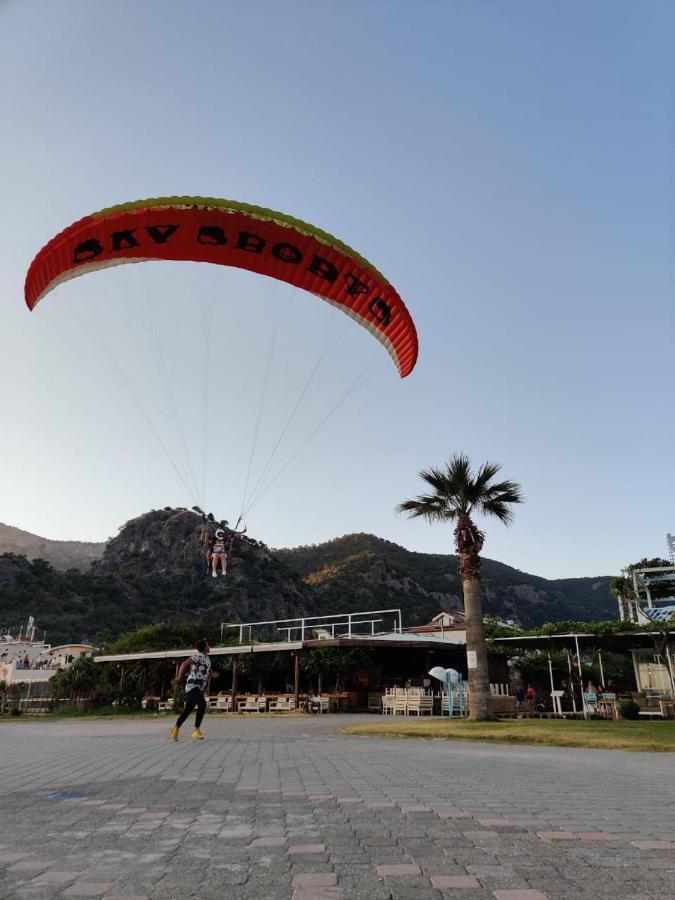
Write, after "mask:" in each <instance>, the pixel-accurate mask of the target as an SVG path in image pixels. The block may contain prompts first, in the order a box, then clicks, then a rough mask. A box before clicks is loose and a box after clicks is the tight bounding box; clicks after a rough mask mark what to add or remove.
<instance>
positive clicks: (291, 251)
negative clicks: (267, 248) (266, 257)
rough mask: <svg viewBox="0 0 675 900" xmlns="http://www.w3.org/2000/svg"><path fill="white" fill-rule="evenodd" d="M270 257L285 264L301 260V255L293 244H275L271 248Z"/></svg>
mask: <svg viewBox="0 0 675 900" xmlns="http://www.w3.org/2000/svg"><path fill="white" fill-rule="evenodd" d="M272 256H274V257H275V259H280V260H281V262H285V263H299V262H300V261H301V260H302V253H301V252H300V251H299V250H298V248H297V247H294V246H293V244H275V245H274V246H273V247H272Z"/></svg>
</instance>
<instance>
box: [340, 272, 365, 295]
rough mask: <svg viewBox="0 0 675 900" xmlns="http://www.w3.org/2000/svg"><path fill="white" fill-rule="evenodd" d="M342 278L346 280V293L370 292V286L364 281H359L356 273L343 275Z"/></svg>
mask: <svg viewBox="0 0 675 900" xmlns="http://www.w3.org/2000/svg"><path fill="white" fill-rule="evenodd" d="M343 278H344V280H345V281H346V282H347V293H348V294H349V295H350V296H351V295H354V294H369V293H370V288H369V287H368V285H367V284H366V283H365V281H361V279H360V278H357V277H356V275H343Z"/></svg>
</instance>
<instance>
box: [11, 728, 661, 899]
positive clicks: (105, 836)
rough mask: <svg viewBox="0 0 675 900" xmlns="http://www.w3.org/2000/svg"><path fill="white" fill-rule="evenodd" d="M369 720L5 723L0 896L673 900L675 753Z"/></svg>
mask: <svg viewBox="0 0 675 900" xmlns="http://www.w3.org/2000/svg"><path fill="white" fill-rule="evenodd" d="M355 719H356V720H358V721H359V722H363V721H366V720H367V717H365V716H359V717H353V716H344V715H342V716H323V717H321V718H317V717H309V716H307V717H292V718H290V717H287V718H283V717H282V718H276V719H275V718H268V717H265V718H250V719H246V718H244V717H243V716H229V717H221V718H216V716H215V715H214V716H211V717H210V718H209V717H207V719H206V722H205V727H204V732H205V735H206V737H207V740H205V741H203V742H202V743H198V742H194V741H191V740H190V739H189V735H190V730H191V729H190V728H188V725H187V724H186V726H185V728H184V729H183V734H182V735H181V741H180V743H178V744H174V743H172V742H171V741H170V740H169V738H168V729H169V726H170V725H171V724H172V721H173V720H170V719H164V718H162V719H142V720H141V719H138V720H127V719H123V720H94V721H82V720H71V721H62V722H40V721H33V722H27V721H21V722H16V723H3V724H0V897H2V898H12V900H14V898H17V900H18V898H30V897H34V898H53V897H54V898H55V897H58V898H68V897H101V898H107V900H114V898H126V900H140V898H153V900H154V898H163V900H174V898H175V900H182V898H188V897H192V898H199V900H211V898H232V900H239V898H241V900H268V898H269V900H351V898H353V900H386V898H394V900H399V898H400V900H404V898H405V900H427V898H429V900H431V898H436V900H442V898H457V900H468V898H471V900H488V898H489V900H545V898H548V900H563V898H569V900H572V898H575V900H576V898H580V900H585V898H589V900H590V898H593V900H602V898H612V900H619V898H634V900H640V898H659V900H666V898H675V793H674V790H673V782H674V780H675V779H674V778H673V776H674V774H675V754H665V753H663V754H657V753H654V754H644V753H623V752H620V751H599V750H593V751H587V750H571V749H562V748H539V747H517V746H498V745H492V744H480V743H461V742H457V743H453V742H445V741H437V740H433V741H422V740H385V739H379V738H378V739H376V738H362V737H348V736H345V735H342V734H341V733H340V729H341V728H342V727H343V726H344V725H346V724H349V722H350V721H353V720H355ZM188 724H189V723H188Z"/></svg>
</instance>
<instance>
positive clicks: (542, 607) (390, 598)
mask: <svg viewBox="0 0 675 900" xmlns="http://www.w3.org/2000/svg"><path fill="white" fill-rule="evenodd" d="M274 552H275V554H276V556H277V557H278V558H279V559H281V560H283V561H284V562H285V563H287V565H288V566H289V568H291V569H294V570H295V571H296V572H298V573H299V574H300V575H302V577H303V578H304V580H305V582H306V583H307V584H309V585H310V586H311V587H312V588H313V589H314V591H315V593H316V598H317V604H318V606H319V607H320V608H321V609H322V610H324V611H325V612H328V611H329V610H334V609H337V610H340V611H352V610H359V609H360V610H365V609H388V608H390V607H393V608H396V609H398V608H400V609H401V610H402V612H403V621H404V624H406V625H416V624H420V623H423V622H428V621H429V620H430V619H431V617H432V616H433V615H435V614H436V613H437V612H438V611H439V610H441V609H443V610H446V611H447V612H452V611H453V610H457V609H462V608H463V604H462V587H461V582H460V581H459V577H458V574H457V557H456V556H452V555H447V556H446V555H444V554H436V553H415V552H412V551H410V550H406V549H405V548H404V547H400V546H398V545H397V544H393V543H391V542H390V541H385V540H382V538H378V537H375V535H372V534H350V535H345V536H344V537H341V538H336V539H335V540H333V541H328V542H327V543H325V544H316V545H312V546H309V547H296V548H295V549H292V550H275V551H274ZM481 575H482V579H483V594H484V604H485V611H486V612H487V613H489V614H491V615H494V616H498V617H499V618H502V619H513V620H514V621H515V622H517V623H520V624H522V625H523V626H524V627H526V628H527V627H535V626H537V625H542V624H543V623H544V622H554V621H561V620H564V619H576V620H582V621H584V620H585V621H595V620H602V619H607V618H614V617H615V616H616V601H615V600H614V598H613V597H612V596H611V594H610V593H609V586H610V581H611V577H610V576H600V577H598V578H565V579H558V580H555V581H549V580H547V579H546V578H539V577H537V576H536V575H528V574H526V573H525V572H520V571H519V570H518V569H513V568H511V566H506V565H504V564H503V563H499V562H495V561H494V560H491V559H483V561H482V568H481Z"/></svg>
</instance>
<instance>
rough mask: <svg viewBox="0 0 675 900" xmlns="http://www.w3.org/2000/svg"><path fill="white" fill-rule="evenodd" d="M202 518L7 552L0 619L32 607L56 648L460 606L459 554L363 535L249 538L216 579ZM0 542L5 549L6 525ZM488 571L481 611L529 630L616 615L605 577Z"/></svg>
mask: <svg viewBox="0 0 675 900" xmlns="http://www.w3.org/2000/svg"><path fill="white" fill-rule="evenodd" d="M200 525H201V521H200V519H199V518H198V517H197V516H196V515H195V514H194V513H192V512H190V511H188V510H185V509H170V508H167V509H164V510H153V511H151V512H148V513H145V514H144V515H142V516H139V517H138V518H135V519H132V520H131V521H129V522H127V523H126V524H125V525H124V526H123V527H122V528H121V529H120V532H119V534H118V535H117V536H116V537H114V538H112V539H111V540H110V541H108V543H107V544H106V545H104V546H103V547H102V548H101V549H100V550H98V551H97V553H96V558H95V559H94V561H93V562H89V561H87V562H86V563H83V564H82V565H79V566H76V565H70V566H68V567H67V568H66V569H65V570H59V568H58V567H57V566H55V565H52V564H50V563H49V562H48V561H46V560H45V559H40V558H37V559H32V560H30V559H28V558H27V556H29V555H30V554H28V553H26V555H20V554H17V553H16V552H9V553H7V552H5V553H4V555H0V622H1V623H2V624H3V626H5V627H7V626H10V627H12V628H14V629H15V628H16V627H17V626H18V625H19V624H21V623H22V622H25V621H26V619H27V618H28V616H29V615H32V616H34V617H35V619H36V621H37V623H38V625H39V627H40V628H41V629H42V628H44V629H46V631H47V637H48V640H49V641H50V642H51V643H54V644H56V643H60V642H64V641H70V640H85V641H95V642H98V641H100V640H101V639H103V638H105V639H106V640H110V639H112V638H114V637H116V636H118V635H120V634H122V633H125V632H128V631H130V630H133V629H134V628H137V627H139V626H142V625H148V624H151V623H153V622H161V621H168V622H174V623H175V622H178V621H181V620H183V619H188V618H189V619H197V620H201V621H202V622H203V624H204V629H205V630H207V631H208V632H209V633H210V634H215V633H217V634H219V629H220V623H221V622H223V621H225V622H228V621H229V622H236V621H243V622H246V621H259V620H269V619H281V618H288V617H291V616H302V615H318V614H328V613H334V612H349V611H358V610H366V609H382V608H396V609H398V608H400V609H401V610H402V614H403V622H404V625H415V624H421V623H424V622H428V621H429V619H431V617H432V616H433V615H435V614H436V613H437V612H439V611H440V610H442V609H443V610H447V611H450V612H451V611H453V610H459V609H461V608H462V596H461V585H460V583H459V581H458V578H457V560H456V558H455V557H454V556H452V555H443V554H433V553H414V552H411V551H409V550H406V549H405V548H403V547H400V546H398V545H397V544H394V543H391V542H390V541H385V540H382V539H381V538H378V537H376V536H375V535H370V534H352V535H346V536H344V537H341V538H336V539H335V540H333V541H328V542H327V543H324V544H317V545H313V546H309V547H297V548H295V549H292V550H270V549H269V548H268V547H266V546H265V545H264V544H263V543H261V542H259V541H256V540H254V539H253V538H251V537H249V536H247V537H244V538H242V539H241V540H238V541H236V542H235V546H234V550H233V553H232V558H231V565H230V569H229V571H228V576H227V578H226V579H221V578H218V579H211V578H210V577H207V575H206V573H205V565H204V562H203V558H202V551H201V546H200V542H199V528H200ZM23 534H26V533H25V532H24V533H23ZM33 537H35V536H33ZM40 540H41V539H40V538H35V541H36V545H37V544H39V542H40ZM56 543H58V542H56ZM63 543H64V544H69V543H70V542H63ZM86 546H88V547H90V548H94V547H96V546H97V545H86ZM0 550H3V551H4V550H6V545H5V544H3V542H2V533H0ZM92 552H93V551H92ZM483 578H484V589H485V609H486V612H487V613H489V614H491V615H494V616H499V617H501V618H512V619H514V621H516V622H517V623H519V624H521V625H523V626H524V627H534V626H538V625H541V624H543V623H544V622H550V621H556V620H562V619H575V620H579V621H593V620H595V621H597V620H602V619H607V618H613V617H615V616H616V604H615V601H614V600H613V598H612V597H611V595H610V593H609V584H610V578H609V576H607V577H599V578H577V579H574V578H568V579H563V580H560V581H547V580H546V579H545V578H538V577H537V576H534V575H528V574H526V573H524V572H520V571H518V570H517V569H513V568H511V567H510V566H506V565H503V564H502V563H498V562H494V561H493V560H489V559H486V560H484V562H483Z"/></svg>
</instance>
